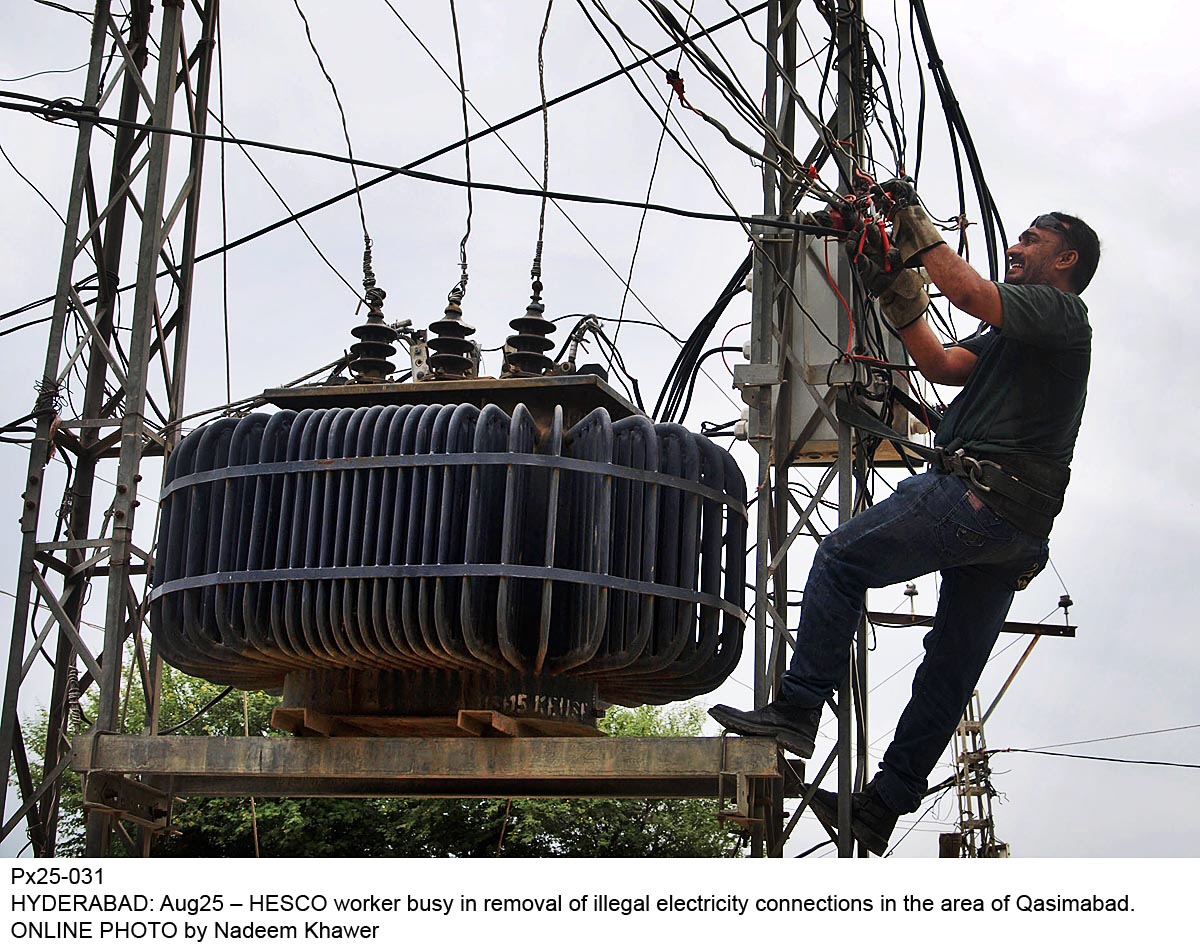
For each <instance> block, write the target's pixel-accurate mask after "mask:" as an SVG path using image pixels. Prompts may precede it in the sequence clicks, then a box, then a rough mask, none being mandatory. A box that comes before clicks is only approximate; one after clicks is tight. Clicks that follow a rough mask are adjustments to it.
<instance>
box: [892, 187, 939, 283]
mask: <svg viewBox="0 0 1200 951" xmlns="http://www.w3.org/2000/svg"><path fill="white" fill-rule="evenodd" d="M879 189H880V191H882V192H884V193H885V194H886V195H887V198H888V199H889V200H890V201H891V202H892V212H891V217H892V220H893V231H892V243H893V244H894V245H895V246H896V247H897V248H898V249H899V251H900V256H901V258H902V259H903V261H904V264H905V265H906V266H907V267H915V266H916V263H917V262H914V261H913V258H915V257H916V256H917V255H918V254H920V253H921V252H922V251H928V250H929V249H930V248H934V247H937V246H938V245H939V244H945V243H946V242H945V240H944V239H943V238H942V235H941V232H939V231H938V230H937V228H935V227H934V224H933V222H932V221H930V220H929V216H928V215H927V214H926V213H925V209H924V208H922V207H921V199H920V198H918V197H917V190H916V189H915V188H914V187H913V183H912V182H911V181H910V180H909V179H907V178H893V179H892V180H891V181H888V182H884V183H883V184H882V185H880V186H879Z"/></svg>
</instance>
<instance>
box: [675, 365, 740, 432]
mask: <svg viewBox="0 0 1200 951" xmlns="http://www.w3.org/2000/svg"><path fill="white" fill-rule="evenodd" d="M741 352H742V348H741V347H713V348H712V349H711V350H705V351H704V353H702V354H700V357H699V359H698V360H696V366H695V368H694V369H693V370H692V376H691V379H690V380H688V387H687V397H686V398H685V399H684V401H683V407H682V408H681V409H680V410H679V417H678V418H677V419H676V420H675V422H677V423H679V424H680V425H681V426H682V425H683V421H684V420H685V419H686V418H687V413H688V409H689V408H690V407H691V405H692V393H693V392H695V389H696V378H697V377H698V376H699V375H700V367H701V366H702V365H703V364H704V361H705V360H707V359H708V358H709V357H712V356H716V355H717V354H718V353H741Z"/></svg>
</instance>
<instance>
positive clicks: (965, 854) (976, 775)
mask: <svg viewBox="0 0 1200 951" xmlns="http://www.w3.org/2000/svg"><path fill="white" fill-rule="evenodd" d="M981 710H982V707H981V705H980V703H979V691H978V690H976V691H975V692H974V693H973V694H972V695H971V702H970V703H969V704H968V705H967V709H966V712H965V713H964V714H963V718H962V720H960V721H959V724H958V729H956V730H955V731H954V786H955V792H956V793H957V795H958V832H957V834H956V833H949V834H946V835H943V837H942V851H943V855H945V854H946V852H948V851H953V849H954V847H955V846H957V852H956V854H957V855H959V856H961V857H962V858H968V859H994V858H1008V857H1009V850H1008V844H1007V843H1005V842H1001V841H999V840H998V839H997V838H996V823H995V820H994V819H993V817H992V799H993V798H994V797H995V795H996V792H995V790H994V789H993V788H992V769H991V761H990V757H989V755H988V748H987V740H986V739H984V735H983V721H984V719H985V718H984V716H983V714H982V713H981Z"/></svg>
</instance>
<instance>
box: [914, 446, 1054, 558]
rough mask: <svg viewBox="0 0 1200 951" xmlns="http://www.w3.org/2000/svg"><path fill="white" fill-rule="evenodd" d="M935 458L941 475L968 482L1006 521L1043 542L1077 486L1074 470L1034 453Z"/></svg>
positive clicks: (962, 452) (961, 453)
mask: <svg viewBox="0 0 1200 951" xmlns="http://www.w3.org/2000/svg"><path fill="white" fill-rule="evenodd" d="M934 452H935V454H936V455H937V459H936V460H932V461H931V464H932V465H933V467H934V468H935V469H937V470H938V471H939V472H947V473H951V474H953V475H956V476H958V477H959V478H962V479H965V480H966V481H967V482H968V483H970V485H971V487H972V488H973V489H974V490H975V491H976V493H977V494H978V496H979V499H980V501H981V502H983V503H984V504H985V505H986V506H987V507H988V508H990V509H991V510H992V511H993V512H995V513H996V514H997V515H999V516H1000V517H1001V518H1003V519H1005V520H1006V521H1008V522H1011V523H1012V524H1013V525H1015V526H1017V528H1019V529H1021V530H1022V531H1024V532H1028V533H1029V534H1030V535H1036V536H1037V537H1038V538H1048V537H1049V536H1050V529H1051V527H1052V526H1053V525H1054V517H1055V516H1056V515H1057V514H1058V513H1059V512H1061V511H1062V507H1063V496H1064V493H1065V492H1066V489H1067V483H1068V482H1069V481H1070V480H1071V469H1070V467H1069V466H1066V465H1063V464H1062V463H1061V462H1055V461H1054V460H1052V459H1046V458H1045V457H1043V456H1034V455H1030V454H1028V453H991V452H989V453H981V452H978V451H975V450H971V449H956V450H954V451H953V452H950V451H947V449H936V450H934Z"/></svg>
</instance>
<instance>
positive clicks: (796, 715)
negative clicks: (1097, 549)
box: [709, 181, 1100, 855]
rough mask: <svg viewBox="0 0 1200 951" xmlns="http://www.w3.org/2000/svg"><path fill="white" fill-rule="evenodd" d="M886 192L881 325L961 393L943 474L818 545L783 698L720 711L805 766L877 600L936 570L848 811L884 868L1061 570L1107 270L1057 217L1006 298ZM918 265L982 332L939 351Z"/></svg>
mask: <svg viewBox="0 0 1200 951" xmlns="http://www.w3.org/2000/svg"><path fill="white" fill-rule="evenodd" d="M882 189H883V192H884V193H886V194H887V195H888V197H889V198H890V199H891V200H892V201H894V203H895V207H896V209H897V210H896V211H895V214H894V228H893V238H892V243H893V244H894V245H895V246H896V247H897V248H898V249H899V252H900V259H901V261H902V262H903V263H904V264H905V265H906V266H907V267H906V268H898V269H896V270H895V274H896V276H895V277H889V278H888V279H887V280H886V281H885V282H884V286H882V288H881V289H878V290H877V292H878V293H879V302H880V305H881V309H882V311H883V314H884V316H885V317H886V318H887V319H888V321H889V322H890V323H891V324H892V326H893V327H895V329H896V330H897V332H898V333H899V335H900V338H901V339H902V340H903V342H904V345H905V347H906V348H907V349H908V352H909V354H910V355H911V356H912V358H913V361H914V362H915V363H916V365H917V368H918V369H919V370H920V371H921V373H922V375H924V376H925V378H926V379H928V380H930V381H931V382H933V383H946V384H950V385H954V386H961V387H962V388H963V389H962V391H961V392H960V393H959V395H958V396H957V397H956V398H955V399H954V401H953V402H952V403H951V404H950V407H949V409H948V410H947V412H946V415H945V417H944V419H943V421H942V423H941V425H940V426H939V427H938V430H937V438H936V442H935V445H936V447H938V449H939V452H938V453H937V462H936V464H933V465H931V468H930V470H929V471H927V472H924V473H922V474H920V475H916V476H913V477H911V478H909V479H906V480H904V481H903V482H901V483H900V485H899V486H898V487H897V489H896V491H895V493H893V494H892V495H891V496H890V497H888V498H887V499H885V500H883V501H881V502H879V503H877V504H876V505H873V506H872V507H871V508H869V509H867V510H866V511H865V512H863V513H861V514H860V515H858V516H856V517H854V518H853V519H851V520H850V521H848V522H846V523H845V524H844V525H842V526H840V527H839V528H838V529H837V530H836V531H834V532H832V533H831V534H829V535H828V536H827V537H826V538H825V539H824V541H822V543H821V544H820V546H819V547H818V549H817V553H816V556H815V557H814V559H813V565H812V569H811V571H810V573H809V576H808V582H807V584H806V585H805V588H804V605H803V608H802V612H801V620H800V626H799V628H798V629H797V632H796V650H795V653H794V654H793V656H792V661H791V665H790V667H789V669H788V671H787V673H785V674H784V677H783V685H782V689H781V690H780V693H779V696H778V698H777V699H776V700H774V701H772V702H771V703H769V704H768V705H767V706H765V707H763V708H762V709H759V710H754V711H740V710H735V709H733V708H732V707H729V706H726V705H724V704H721V705H718V706H715V707H713V708H712V709H711V710H710V711H709V712H710V714H711V715H712V717H713V718H714V719H715V720H716V721H717V722H718V723H720V724H721V725H722V726H723V727H724V728H725V729H727V730H729V731H730V732H733V733H739V734H742V735H746V736H772V737H774V738H775V739H776V740H778V741H779V743H780V744H781V745H782V746H783V747H785V748H786V749H788V750H791V751H792V752H794V753H795V754H796V755H798V756H801V757H804V758H808V757H809V756H811V755H812V753H813V749H814V746H815V742H816V735H817V726H818V724H819V723H820V719H821V711H822V708H823V706H824V704H825V703H826V701H829V700H831V699H832V697H833V694H834V690H835V688H836V687H837V685H838V684H839V683H840V682H841V680H842V678H843V677H844V675H845V671H846V669H847V665H848V663H849V659H850V648H851V643H852V641H853V638H854V634H855V631H856V630H857V628H858V624H859V620H860V618H861V617H862V612H863V607H864V604H865V597H866V591H867V589H868V588H879V587H884V586H886V585H889V584H895V583H898V582H902V581H907V580H910V579H912V578H915V577H918V576H920V575H923V574H928V573H930V572H933V571H940V572H941V573H942V585H941V592H940V597H939V600H938V608H937V615H936V617H935V618H934V622H933V627H932V628H931V629H930V631H929V634H928V635H927V636H926V637H925V640H924V647H925V657H924V660H923V661H922V663H921V666H920V667H919V668H918V669H917V672H916V675H915V677H914V678H913V688H912V698H911V699H910V700H909V702H908V705H907V706H906V707H905V709H904V712H903V713H902V714H901V716H900V720H899V723H898V724H897V727H896V731H895V736H894V738H893V740H892V742H891V744H890V745H889V746H888V748H887V751H886V752H885V753H884V755H883V760H882V763H881V766H880V770H879V772H878V773H877V774H876V776H875V778H874V779H872V780H871V782H870V783H868V784H867V785H866V787H865V788H864V789H863V790H862V791H861V792H857V793H855V794H854V796H853V798H852V800H851V827H852V830H853V833H854V836H855V837H856V838H857V839H858V840H859V841H860V842H861V843H862V844H863V845H865V846H866V847H867V848H868V849H869V850H870V851H872V852H874V853H876V854H878V855H882V854H883V852H884V851H885V850H886V849H887V845H888V840H889V838H890V836H891V834H892V831H893V830H894V828H895V825H896V820H897V818H898V817H899V816H900V815H902V814H904V813H909V812H914V811H916V809H917V808H918V807H919V806H920V804H921V800H922V799H923V797H924V796H925V794H926V792H927V790H928V779H929V774H930V773H931V772H932V771H933V768H934V767H935V766H936V765H937V762H938V759H939V758H940V757H941V755H942V752H943V751H944V750H945V748H946V744H947V743H949V741H950V738H951V736H952V735H953V733H954V730H955V728H956V727H957V725H958V722H959V720H960V718H961V717H962V713H963V709H964V708H965V707H966V705H967V702H968V700H969V699H970V697H971V693H972V691H973V690H974V689H975V685H976V683H977V682H978V680H979V677H980V675H981V674H982V672H983V668H984V664H985V663H986V662H987V659H988V656H989V654H990V653H991V650H992V647H993V645H994V644H995V642H996V637H997V635H998V634H999V631H1000V627H1001V625H1002V624H1003V623H1004V620H1005V617H1006V616H1007V614H1008V609H1009V606H1010V605H1011V604H1012V599H1013V593H1014V592H1015V591H1018V590H1021V589H1022V588H1024V587H1025V586H1026V585H1028V584H1029V582H1030V580H1032V578H1033V577H1034V576H1035V575H1036V574H1037V573H1038V572H1039V571H1041V570H1042V568H1044V567H1045V565H1046V561H1047V559H1048V558H1049V545H1048V538H1049V535H1050V527H1051V525H1052V523H1053V520H1054V516H1055V515H1057V514H1058V512H1059V510H1060V509H1061V507H1062V498H1063V492H1064V490H1065V489H1066V485H1067V480H1068V478H1069V476H1070V468H1069V466H1070V462H1071V457H1072V454H1073V452H1074V448H1075V438H1076V436H1077V435H1078V432H1079V423H1080V419H1081V418H1082V414H1083V406H1084V399H1085V397H1086V393H1087V376H1088V368H1089V364H1090V359H1091V336H1092V334H1091V327H1090V325H1089V324H1088V318H1087V307H1086V306H1084V304H1083V302H1082V301H1081V300H1080V298H1079V294H1080V293H1082V291H1083V290H1084V288H1086V287H1087V285H1088V283H1089V282H1090V281H1091V279H1092V275H1093V274H1095V272H1096V266H1097V264H1098V263H1099V260H1100V243H1099V240H1098V239H1097V237H1096V234H1095V232H1094V231H1092V229H1091V228H1090V227H1088V226H1087V225H1086V224H1085V223H1084V222H1083V221H1081V220H1080V219H1078V218H1075V217H1072V216H1070V215H1065V214H1062V213H1060V212H1052V213H1050V214H1045V215H1040V216H1038V217H1037V218H1035V219H1034V220H1033V222H1032V223H1031V224H1030V226H1029V227H1028V228H1026V229H1025V230H1024V231H1023V232H1021V235H1020V237H1019V238H1018V240H1017V243H1016V244H1014V245H1013V246H1012V247H1010V248H1009V249H1008V250H1007V252H1006V256H1007V262H1006V263H1007V269H1006V271H1005V275H1004V283H1002V284H996V283H993V282H992V281H989V280H986V279H985V278H983V277H981V276H980V275H979V274H978V273H977V272H976V271H975V270H974V269H973V268H972V267H971V266H970V265H969V264H968V263H967V262H966V261H964V260H963V259H962V258H961V257H959V256H958V255H957V254H955V253H954V252H953V251H952V250H951V249H950V248H949V247H948V246H947V245H946V243H945V241H943V240H942V237H941V234H940V232H939V231H938V229H937V228H936V227H935V226H934V225H933V223H932V222H931V221H930V219H929V217H928V216H927V215H926V214H925V211H924V210H923V209H922V207H921V205H920V202H919V200H918V199H917V196H916V193H915V192H914V191H913V189H912V186H911V185H910V184H908V183H907V182H904V181H893V182H889V183H887V184H885V185H884V186H882ZM918 266H919V267H923V268H924V269H925V272H926V273H927V274H928V276H929V280H930V281H932V283H933V284H935V285H936V286H937V288H938V289H939V290H940V291H941V292H942V293H943V294H944V295H945V296H946V299H947V300H949V302H950V303H951V304H953V305H954V306H955V307H957V308H959V309H960V310H962V311H965V312H966V313H968V314H970V315H971V316H973V317H976V318H978V319H979V320H981V321H982V322H983V323H984V324H986V325H987V328H986V330H985V331H984V332H982V333H979V334H976V335H975V336H973V337H970V338H968V339H967V340H964V341H962V342H960V343H958V344H955V345H953V346H949V347H945V346H943V345H942V343H941V341H940V340H939V339H938V338H937V336H936V335H935V334H934V332H933V330H932V329H931V328H930V326H929V325H928V323H927V322H926V321H925V319H924V316H923V315H924V313H925V310H926V308H927V307H928V306H929V298H928V296H927V294H926V292H925V284H924V281H923V280H922V278H921V277H920V275H919V273H918V272H917V271H916V270H915V268H916V267H918ZM877 276H878V270H877V271H876V277H877ZM812 805H813V809H814V811H816V812H818V813H819V814H820V815H821V816H822V817H823V818H824V819H825V820H826V821H827V822H829V823H831V824H834V825H836V822H837V808H836V807H837V798H836V796H834V795H833V794H832V793H829V792H827V791H825V790H816V791H815V793H814V796H813V799H812Z"/></svg>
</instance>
